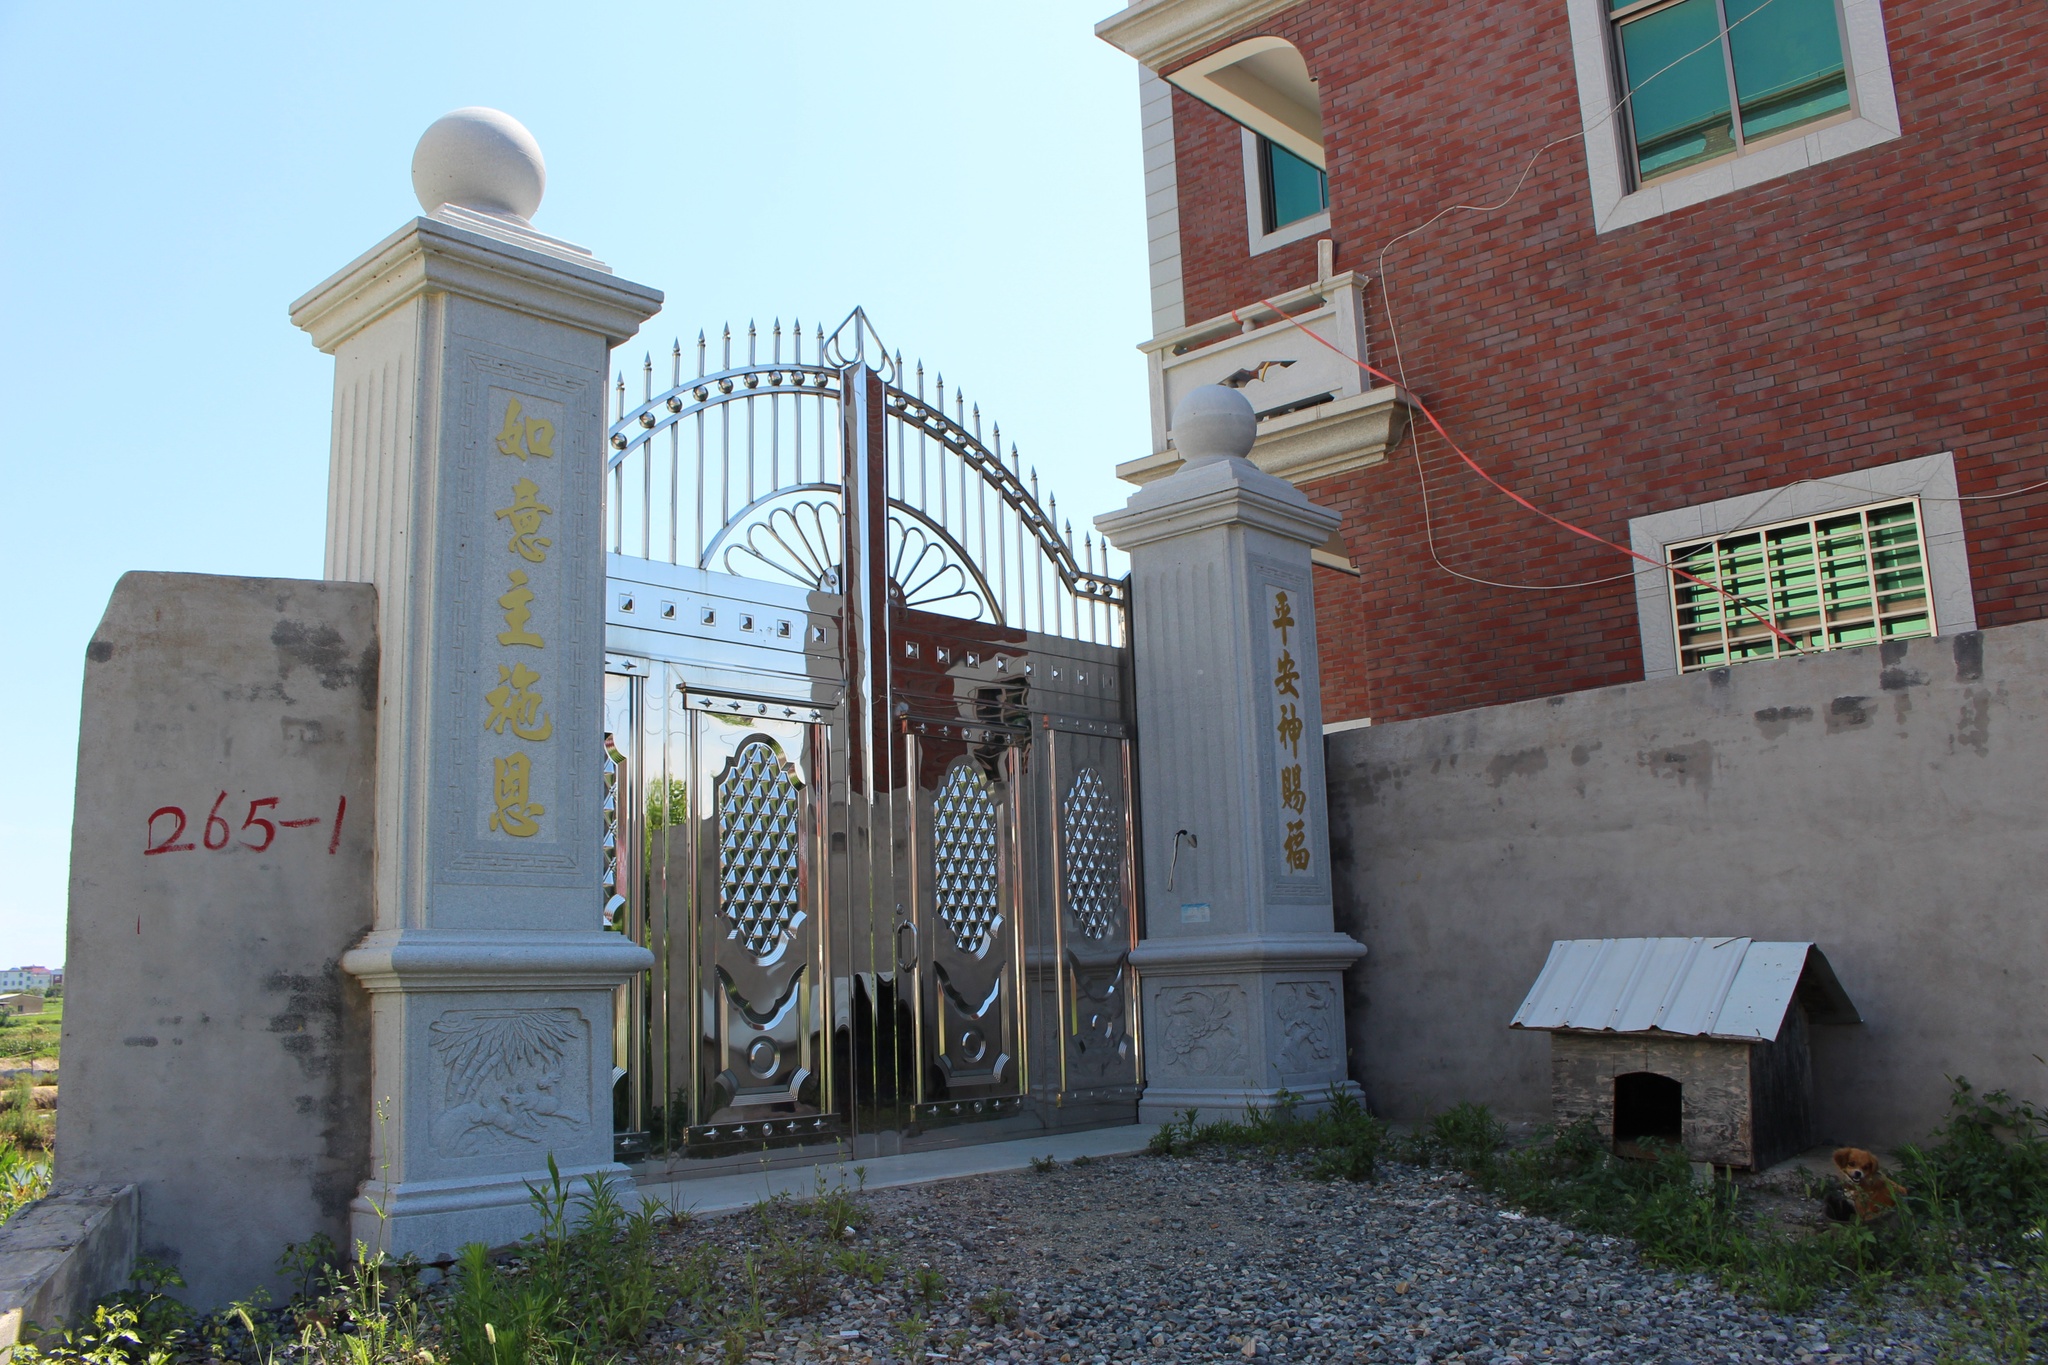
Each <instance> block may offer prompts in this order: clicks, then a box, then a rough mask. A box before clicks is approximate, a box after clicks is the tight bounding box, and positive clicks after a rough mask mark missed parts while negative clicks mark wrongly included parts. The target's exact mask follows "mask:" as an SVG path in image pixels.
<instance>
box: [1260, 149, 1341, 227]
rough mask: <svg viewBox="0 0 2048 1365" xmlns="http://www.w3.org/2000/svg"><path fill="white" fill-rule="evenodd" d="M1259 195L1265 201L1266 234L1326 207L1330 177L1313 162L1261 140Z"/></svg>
mask: <svg viewBox="0 0 2048 1365" xmlns="http://www.w3.org/2000/svg"><path fill="white" fill-rule="evenodd" d="M1259 192H1260V194H1261V195H1263V196H1264V198H1265V219H1266V231H1268V232H1278V231H1279V230H1280V229H1281V228H1284V227H1286V226H1287V225H1288V224H1289V223H1298V222H1300V221H1301V220H1302V219H1304V218H1313V217H1315V215H1317V214H1318V213H1321V212H1323V211H1324V210H1326V209H1328V208H1329V207H1330V177H1329V176H1328V175H1326V174H1325V173H1324V172H1323V171H1322V169H1321V168H1320V167H1318V166H1316V165H1315V164H1314V163H1313V162H1310V161H1305V160H1303V159H1302V158H1301V157H1298V156H1296V155H1295V154H1294V153H1293V152H1290V151H1288V150H1287V149H1286V148H1285V147H1282V146H1280V145H1279V144H1278V143H1276V142H1272V141H1270V140H1268V139H1266V138H1263V137H1262V138H1260V139H1259Z"/></svg>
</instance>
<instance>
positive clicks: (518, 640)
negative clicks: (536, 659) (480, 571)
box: [498, 569, 547, 649]
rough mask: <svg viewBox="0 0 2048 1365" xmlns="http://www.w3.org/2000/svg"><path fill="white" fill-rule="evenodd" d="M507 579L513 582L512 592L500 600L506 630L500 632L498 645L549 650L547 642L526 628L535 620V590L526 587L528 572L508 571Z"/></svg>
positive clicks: (521, 570)
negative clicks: (503, 610)
mask: <svg viewBox="0 0 2048 1365" xmlns="http://www.w3.org/2000/svg"><path fill="white" fill-rule="evenodd" d="M505 577H507V578H509V579H511V580H512V590H511V591H510V592H508V593H506V594H505V595H504V596H503V597H500V598H499V599H498V605H499V606H500V607H503V608H504V609H505V629H503V630H501V631H499V632H498V643H499V644H501V645H531V646H533V648H535V649H545V648H547V641H545V640H543V639H541V638H540V636H538V635H535V634H534V633H533V632H532V631H530V630H528V629H527V628H526V623H527V622H528V621H530V620H532V619H533V589H532V588H529V587H527V586H526V571H525V570H524V569H508V570H506V572H505Z"/></svg>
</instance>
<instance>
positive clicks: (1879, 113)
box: [1565, 0, 1900, 232]
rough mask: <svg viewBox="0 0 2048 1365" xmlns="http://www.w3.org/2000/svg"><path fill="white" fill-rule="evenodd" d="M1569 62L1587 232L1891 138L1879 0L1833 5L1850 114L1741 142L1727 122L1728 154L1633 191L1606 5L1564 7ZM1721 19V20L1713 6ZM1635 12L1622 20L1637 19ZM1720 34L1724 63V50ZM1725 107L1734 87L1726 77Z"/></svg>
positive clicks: (1589, 1) (1894, 119) (1581, 1)
mask: <svg viewBox="0 0 2048 1365" xmlns="http://www.w3.org/2000/svg"><path fill="white" fill-rule="evenodd" d="M1565 3H1566V6H1567V10H1568V13H1569V15H1570V19H1571V33H1572V56H1573V62H1574V65H1575V66H1576V68H1577V71H1578V81H1579V116H1580V122H1581V126H1582V127H1583V128H1584V130H1585V148H1586V176H1587V180H1588V184H1589V188H1590V190H1591V192H1592V197H1593V225H1594V230H1595V231H1596V232H1613V231H1617V230H1619V229H1621V228H1625V227H1630V226H1633V225H1634V224H1636V223H1640V222H1643V221H1645V220H1647V219H1650V218H1655V217H1659V216H1661V215H1663V214H1666V213H1671V212H1675V211H1676V210H1678V209H1682V208H1688V207H1690V206H1692V205H1694V204H1698V203H1703V202H1705V201H1707V200H1709V199H1715V198H1718V197H1720V196H1722V195H1726V194H1733V193H1735V192H1736V191H1738V190H1743V189H1748V188H1750V187H1751V186H1753V185H1758V184H1762V183H1764V182H1765V181H1769V180H1775V179H1778V178H1780V177H1783V176H1787V175H1791V174H1794V173H1795V172H1798V171H1801V170H1804V169H1806V168H1807V167H1809V166H1815V165H1819V164H1821V163H1823V162H1826V161H1830V160H1833V159H1834V158H1836V157H1841V156H1848V155H1851V154H1852V153H1855V152H1859V151H1863V150H1865V149H1867V148H1870V147H1874V146H1877V145H1879V144H1881V143H1885V142H1889V141H1891V140H1892V139H1894V138H1897V137H1898V136H1899V135H1900V126H1899V110H1898V96H1897V92H1896V91H1895V90H1894V88H1893V85H1892V74H1891V57H1890V50H1889V44H1888V42H1887V39H1886V37H1885V28H1884V13H1883V9H1882V0H1835V16H1836V24H1837V30H1838V32H1839V33H1840V34H1841V39H1842V61H1843V64H1844V66H1845V67H1846V68H1847V72H1848V85H1849V108H1848V109H1847V110H1846V111H1844V112H1841V113H1837V114H1831V115H1829V116H1827V117H1826V118H1823V119H1820V120H1817V121H1815V122H1813V123H1805V124H1800V125H1799V126H1798V127H1795V128H1787V129H1784V130H1782V131H1780V132H1774V133H1770V134H1767V135H1766V136H1764V137H1761V138H1756V139H1753V140H1751V141H1749V142H1747V143H1745V142H1744V141H1743V139H1742V137H1741V128H1740V125H1741V116H1740V112H1739V110H1738V111H1736V112H1735V114H1734V121H1735V124H1736V149H1735V150H1734V151H1732V152H1729V153H1725V154H1723V155H1721V156H1718V157H1716V158H1714V159H1713V160H1711V161H1703V162H1699V163H1697V164H1695V165H1692V166H1688V167H1686V168H1685V169H1683V170H1679V171H1673V172H1671V173H1670V174H1668V175H1661V176H1657V177H1656V178H1654V179H1652V180H1649V181H1647V182H1644V183H1641V184H1638V183H1637V182H1636V180H1635V174H1634V166H1635V159H1636V158H1635V148H1634V134H1633V129H1632V127H1631V126H1630V125H1629V123H1628V121H1627V117H1626V114H1627V111H1626V110H1625V109H1620V108H1618V107H1617V106H1619V105H1620V104H1621V101H1622V99H1623V98H1624V96H1626V94H1627V93H1628V92H1627V90H1626V89H1625V88H1624V86H1623V78H1622V73H1623V64H1622V61H1621V55H1620V25H1619V24H1618V23H1616V22H1615V19H1614V16H1613V15H1612V14H1611V13H1610V12H1609V10H1608V0H1565ZM1717 10H1718V12H1719V13H1720V14H1721V15H1722V16H1723V18H1724V19H1725V14H1726V11H1725V9H1723V8H1721V7H1720V6H1719V5H1718V4H1717ZM1642 12H1643V10H1642V9H1641V8H1637V9H1634V10H1632V11H1630V13H1633V14H1641V13H1642ZM1726 32H1727V30H1726V27H1725V24H1724V27H1723V29H1722V33H1723V37H1722V40H1721V50H1722V54H1723V60H1724V63H1725V61H1726V59H1727V51H1728V43H1727V38H1726V36H1725V35H1726ZM1725 79H1727V80H1728V82H1729V94H1730V98H1731V103H1732V102H1733V96H1734V93H1735V92H1734V78H1733V76H1732V74H1731V75H1727V76H1726V77H1725Z"/></svg>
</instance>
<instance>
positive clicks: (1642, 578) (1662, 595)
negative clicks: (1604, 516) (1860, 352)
mask: <svg viewBox="0 0 2048 1365" xmlns="http://www.w3.org/2000/svg"><path fill="white" fill-rule="evenodd" d="M1908 498H1917V499H1919V501H1920V543H1921V546H1922V547H1923V554H1924V558H1923V563H1924V564H1925V566H1926V572H1927V599H1928V610H1929V612H1930V613H1931V614H1932V615H1933V617H1934V629H1935V633H1936V637H1937V638H1939V637H1944V636H1950V635H1960V634H1963V633H1965V632H1968V631H1972V630H1975V629H1976V628H1977V604H1976V595H1975V592H1974V590H1973V588H1972V586H1971V583H1970V562H1969V554H1968V551H1967V549H1966V547H1965V544H1964V539H1963V510H1962V504H1961V503H1960V502H1958V501H1957V500H1956V470H1955V456H1954V454H1953V453H1952V452H1949V451H1943V452H1941V453H1940V454H1936V455H1924V456H1920V457H1918V458H1916V459H1910V460H1900V461H1898V462H1897V463H1895V464H1888V465H1878V466H1875V467H1872V468H1868V469H1859V470H1852V471H1850V472H1848V473H1843V474H1832V475H1828V476H1826V477H1824V478H1818V479H1809V480H1804V481H1801V482H1798V483H1793V484H1787V485H1785V486H1784V487H1781V488H1774V489H1768V490H1765V491H1764V492H1760V493H1745V494H1742V495H1741V496H1739V497H1733V498H1722V499H1720V500H1718V501H1715V502H1707V503H1699V504H1696V505H1694V506H1691V507H1680V508H1675V509H1673V510H1671V511H1669V512H1655V513H1652V514H1650V515H1648V516H1642V517H1634V518H1631V519H1630V521H1629V524H1628V528H1629V545H1630V548H1632V549H1633V550H1635V552H1636V553H1637V554H1639V555H1642V556H1644V557H1645V558H1647V559H1649V560H1650V561H1652V562H1651V563H1648V564H1645V563H1643V562H1641V561H1638V562H1637V563H1636V568H1635V590H1636V621H1637V625H1638V628H1639V631H1640V634H1641V638H1642V649H1643V676H1644V678H1646V679H1654V678H1675V677H1678V676H1680V660H1679V653H1678V631H1677V617H1676V614H1675V610H1674V603H1673V595H1672V592H1671V574H1670V571H1669V570H1667V569H1665V568H1664V567H1663V565H1664V559H1665V547H1666V546H1670V545H1690V544H1694V543H1697V542H1699V541H1702V540H1712V539H1718V538H1720V537H1724V536H1730V535H1735V534H1738V533H1740V532H1743V531H1752V530H1762V529H1764V528H1766V527H1772V526H1780V525H1783V524H1784V523H1786V522H1792V521H1804V520H1811V519H1817V518H1821V517H1826V516H1830V515H1833V514H1836V513H1841V512H1850V511H1854V510H1856V509H1858V508H1863V507H1875V506H1881V505H1883V504H1887V503H1893V502H1900V501H1904V500H1905V499H1908ZM1914 638H1916V639H1923V638H1926V637H1924V636H1916V637H1914ZM1868 647H1869V646H1867V645H1852V646H1847V648H1858V649H1860V648H1868ZM1825 652H1829V653H1833V652H1836V651H1833V650H1830V651H1825ZM1795 657H1796V656H1795ZM1742 662H1747V663H1755V662H1764V661H1763V660H1744V661H1742ZM1736 666H1738V665H1736V664H1723V665H1716V667H1730V668H1732V667H1736ZM1692 671H1693V672H1694V673H1700V672H1708V671H1711V670H1702V669H1695V670H1692Z"/></svg>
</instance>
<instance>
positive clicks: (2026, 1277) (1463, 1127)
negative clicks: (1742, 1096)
mask: <svg viewBox="0 0 2048 1365" xmlns="http://www.w3.org/2000/svg"><path fill="white" fill-rule="evenodd" d="M1954 1085H1955V1090H1954V1094H1953V1096H1952V1099H1951V1107H1950V1111H1949V1116H1948V1118H1947V1120H1946V1121H1945V1122H1944V1123H1943V1124H1942V1126H1941V1128H1940V1129H1939V1130H1937V1131H1936V1133H1935V1135H1934V1139H1933V1141H1931V1142H1930V1143H1929V1144H1928V1145H1926V1146H1925V1147H1908V1148H1905V1149H1903V1150H1902V1151H1901V1152H1900V1153H1899V1157H1898V1162H1897V1176H1898V1180H1899V1182H1900V1184H1901V1185H1902V1186H1903V1190H1902V1192H1901V1193H1900V1194H1899V1197H1898V1208H1897V1210H1896V1212H1894V1213H1893V1214H1892V1215H1890V1216H1888V1217H1886V1218H1884V1219H1882V1220H1880V1221H1877V1222H1874V1223H1870V1224H1863V1223H1850V1224H1839V1225H1837V1224H1831V1225H1828V1226H1825V1227H1822V1228H1818V1229H1814V1230H1799V1229H1793V1230H1787V1229H1783V1228H1780V1227H1776V1226H1771V1225H1768V1224H1767V1223H1765V1222H1764V1221H1762V1220H1760V1219H1759V1218H1758V1217H1757V1210H1756V1207H1755V1201H1754V1199H1753V1198H1752V1197H1751V1196H1749V1195H1748V1194H1746V1193H1745V1192H1744V1191H1743V1190H1742V1188H1741V1187H1740V1186H1739V1185H1738V1184H1737V1183H1736V1182H1735V1180H1734V1179H1733V1178H1732V1177H1731V1176H1729V1175H1727V1174H1726V1173H1718V1174H1716V1175H1714V1176H1713V1177H1711V1178H1709V1179H1704V1180H1703V1179H1701V1178H1700V1177H1699V1176H1697V1175H1696V1174H1695V1171H1694V1167H1693V1165H1692V1163H1691V1162H1689V1161H1688V1160H1687V1159H1686V1156H1685V1154H1684V1153H1683V1152H1682V1151H1679V1150H1678V1149H1676V1148H1669V1147H1667V1148H1663V1149H1661V1150H1658V1149H1656V1148H1654V1147H1653V1148H1652V1150H1655V1151H1656V1156H1655V1159H1654V1160H1650V1161H1631V1160H1623V1159H1621V1158H1618V1157H1616V1156H1614V1155H1613V1154H1612V1152H1610V1151H1609V1150H1608V1146H1607V1143H1606V1142H1605V1141H1604V1140H1603V1139H1602V1137H1601V1136H1600V1134H1599V1133H1598V1131H1597V1130H1595V1129H1594V1128H1593V1126H1592V1125H1591V1124H1590V1123H1581V1124H1578V1125H1575V1126H1573V1127H1570V1128H1567V1129H1565V1130H1564V1131H1562V1132H1559V1133H1556V1134H1555V1135H1554V1136H1552V1137H1551V1138H1550V1140H1548V1141H1545V1142H1540V1143H1537V1144H1535V1145H1533V1146H1529V1147H1525V1148H1521V1149H1519V1150H1514V1151H1508V1150H1504V1139H1505V1130H1504V1129H1503V1128H1502V1127H1501V1126H1500V1125H1499V1124H1498V1123H1497V1122H1495V1121H1494V1120H1493V1119H1492V1116H1491V1114H1489V1113H1487V1112H1486V1111H1485V1109H1484V1107H1483V1106H1475V1105H1460V1106H1458V1108H1456V1109H1454V1110H1451V1111H1448V1112H1447V1113H1445V1114H1442V1115H1439V1116H1437V1118H1436V1119H1434V1120H1432V1122H1431V1123H1430V1124H1429V1125H1428V1126H1427V1127H1425V1128H1424V1129H1421V1130H1419V1131H1418V1132H1417V1133H1415V1134H1414V1135H1412V1136H1411V1137H1409V1138H1408V1139H1406V1140H1404V1142H1403V1144H1402V1145H1401V1153H1400V1154H1401V1155H1402V1156H1404V1157H1407V1158H1409V1159H1412V1160H1417V1161H1420V1162H1422V1163H1424V1164H1431V1165H1441V1166H1453V1167H1456V1168H1457V1169H1460V1170H1463V1171H1464V1172H1465V1173H1466V1174H1467V1175H1469V1176H1470V1177H1471V1178H1472V1179H1473V1181H1474V1182H1475V1183H1476V1184H1477V1185H1478V1186H1479V1187H1480V1188H1482V1189H1484V1190H1486V1191H1487V1192H1488V1193H1490V1194H1492V1195H1494V1196H1495V1197H1496V1198H1498V1199H1500V1200H1501V1201H1502V1202H1504V1203H1508V1204H1511V1205H1513V1206H1515V1207H1517V1208H1520V1209H1523V1210H1526V1211H1528V1212H1531V1213H1536V1214H1541V1215H1543V1216H1546V1217H1549V1218H1554V1219H1556V1220H1558V1221H1559V1222H1564V1223H1568V1224H1570V1225H1572V1226H1574V1227H1577V1228H1580V1229H1582V1230H1584V1231H1587V1232H1594V1233H1607V1234H1611V1235H1615V1236H1621V1237H1627V1238H1629V1239H1630V1240H1631V1241H1633V1242H1634V1243H1635V1244H1636V1245H1637V1247H1638V1248H1639V1249H1640V1250H1641V1252H1642V1255H1643V1257H1644V1259H1645V1260H1647V1261H1650V1262H1651V1263H1653V1264H1656V1265H1661V1266H1665V1267H1668V1268H1670V1269H1673V1270H1683V1271H1697V1272H1704V1273H1707V1274H1711V1275H1713V1276H1715V1277H1716V1278H1718V1279H1719V1280H1720V1281H1721V1282H1722V1283H1723V1284H1724V1285H1726V1286H1727V1287H1728V1288H1730V1289H1732V1290H1735V1291H1737V1292H1739V1293H1743V1294H1745V1295H1747V1296H1749V1297H1752V1298H1755V1299H1757V1300H1758V1301H1760V1302H1762V1303H1763V1304H1764V1305H1766V1306H1767V1307H1769V1308H1771V1309H1773V1310H1775V1311H1780V1312H1797V1311H1803V1310H1805V1309H1807V1308H1810V1307H1812V1306H1813V1304H1814V1303H1815V1302H1816V1301H1817V1300H1818V1298H1819V1296H1820V1295H1821V1293H1822V1292H1824V1291H1826V1290H1830V1289H1848V1290H1852V1291H1854V1292H1855V1293H1856V1295H1857V1297H1858V1298H1859V1299H1862V1300H1863V1301H1865V1302H1866V1303H1868V1302H1872V1301H1874V1300H1875V1298H1876V1296H1877V1295H1879V1294H1880V1293H1881V1292H1882V1291H1884V1290H1885V1289H1887V1288H1891V1287H1897V1286H1904V1287H1909V1288H1912V1289H1915V1290H1917V1291H1919V1292H1920V1293H1922V1294H1923V1295H1925V1296H1929V1297H1932V1298H1933V1299H1934V1300H1935V1301H1937V1302H1941V1303H1945V1304H1948V1305H1950V1306H1951V1307H1956V1308H1959V1309H1962V1310H1964V1318H1963V1321H1964V1322H1965V1323H1974V1322H1977V1321H1979V1320H1980V1319H1981V1320H1982V1321H1984V1322H1992V1321H1994V1320H2000V1321H2006V1322H2007V1324H2008V1325H2007V1327H2005V1328H2002V1329H1999V1330H1998V1332H1997V1335H1999V1337H2000V1339H2001V1340H2003V1341H2006V1342H2008V1343H2009V1342H2010V1341H2012V1340H2017V1337H2016V1336H2015V1332H2016V1331H2017V1330H2018V1329H2017V1327H2015V1326H2013V1325H2012V1324H2017V1323H2022V1322H2024V1321H2028V1320H2036V1321H2037V1320H2038V1319H2039V1316H2040V1313H2041V1311H2042V1307H2043V1305H2044V1298H2043V1291H2044V1289H2048V1263H2044V1261H2043V1256H2042V1253H2043V1250H2044V1247H2043V1236H2044V1229H2048V1115H2044V1114H2043V1113H2042V1112H2041V1111H2039V1110H2037V1109H2036V1108H2035V1107H2034V1106H2032V1105H2029V1104H2027V1103H2025V1102H2023V1101H2015V1100H2013V1099H2012V1098H2011V1097H2010V1096H2008V1095H2006V1094H2005V1093H2003V1092H2000V1091H1994V1092H1992V1093H1990V1094H1986V1095H1978V1094H1977V1093H1976V1092H1975V1091H1974V1090H1973V1089H1972V1088H1971V1087H1970V1085H1969V1083H1968V1082H1967V1081H1962V1080H1958V1081H1956V1082H1955V1083H1954ZM2001 1272H2003V1273H2001ZM2030 1314H2031V1315H2032V1317H2031V1319H2030V1318H2029V1315H2030ZM2001 1315H2002V1316H2001ZM1972 1330H1973V1331H1974V1330H1975V1328H1972ZM1986 1330H1987V1331H1989V1330H1991V1329H1989V1328H1987V1329H1986ZM2000 1349H2004V1347H2001V1348H2000ZM2029 1349H2031V1348H2029ZM1989 1358H1991V1359H1998V1360H2003V1359H2007V1358H2008V1356H2006V1355H1999V1354H1994V1355H1993V1356H1991V1357H1989ZM2010 1358H2012V1359H2016V1360H2017V1359H2025V1358H2026V1356H2025V1355H2024V1354H2022V1355H2020V1356H2012V1357H2010Z"/></svg>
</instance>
